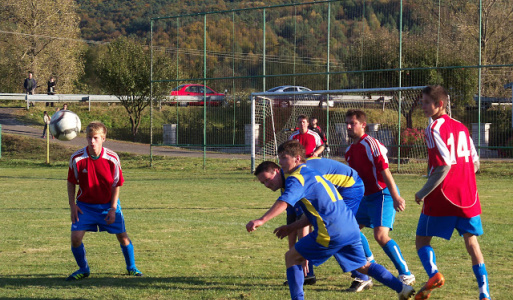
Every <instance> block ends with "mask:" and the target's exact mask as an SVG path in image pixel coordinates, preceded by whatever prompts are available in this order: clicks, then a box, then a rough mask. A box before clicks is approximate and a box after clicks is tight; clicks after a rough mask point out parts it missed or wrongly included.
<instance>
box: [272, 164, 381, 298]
mask: <svg viewBox="0 0 513 300" xmlns="http://www.w3.org/2000/svg"><path fill="white" fill-rule="evenodd" d="M271 163H272V162H271ZM274 165H275V166H276V167H277V168H278V165H276V164H274ZM306 165H307V166H308V167H311V168H313V169H315V170H316V171H318V172H319V173H321V174H322V175H323V176H324V177H325V178H326V179H328V180H329V181H330V182H331V183H332V184H333V185H334V186H335V188H336V189H337V190H338V192H339V193H340V195H341V196H342V199H343V200H344V203H345V204H346V206H347V207H348V208H349V209H350V210H351V211H352V212H353V215H355V216H356V212H357V211H358V207H359V206H360V202H361V200H362V198H363V194H364V192H365V186H364V184H363V181H362V179H361V178H360V176H358V172H356V171H355V170H354V169H352V168H351V167H349V166H347V165H345V164H343V163H341V162H339V161H336V160H332V159H327V158H319V157H312V158H308V159H307V160H306ZM271 167H272V165H271ZM278 169H279V168H278ZM281 173H282V174H283V172H281ZM283 181H284V179H283ZM298 210H299V209H298ZM300 216H301V212H299V215H298V212H297V211H296V210H295V209H294V208H293V207H289V208H287V224H291V223H292V222H293V221H295V220H296V218H299V217H300ZM360 237H361V239H362V245H363V249H364V251H365V257H366V258H367V260H368V261H370V262H374V257H373V255H372V252H371V250H370V248H369V242H368V241H367V238H366V237H365V236H364V235H363V233H361V232H360ZM294 243H295V236H294V234H292V235H290V236H289V248H292V247H293V246H294ZM308 271H309V273H308V275H309V276H306V277H305V284H307V282H308V280H311V278H312V276H313V279H314V280H315V275H313V267H312V266H311V265H309V266H308ZM351 274H352V277H353V278H354V281H353V282H352V283H351V286H350V287H349V289H348V291H350V292H361V291H363V290H364V289H369V288H371V287H372V280H371V279H370V278H369V277H368V276H367V275H365V274H361V273H359V272H357V271H352V272H351Z"/></svg>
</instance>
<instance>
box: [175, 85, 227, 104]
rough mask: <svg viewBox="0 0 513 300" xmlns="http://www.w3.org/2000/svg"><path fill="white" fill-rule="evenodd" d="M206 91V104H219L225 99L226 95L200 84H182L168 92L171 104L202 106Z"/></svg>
mask: <svg viewBox="0 0 513 300" xmlns="http://www.w3.org/2000/svg"><path fill="white" fill-rule="evenodd" d="M205 93H206V100H207V106H221V105H222V104H223V103H224V102H225V101H226V95H225V94H221V93H218V92H216V91H214V90H213V89H211V88H209V87H208V86H205V85H202V84H182V85H179V86H177V87H176V88H174V89H173V90H172V91H171V93H170V96H171V97H170V101H171V104H176V103H177V102H178V104H179V105H185V106H187V105H191V106H203V105H204V104H205V103H204V100H205V99H204V96H205Z"/></svg>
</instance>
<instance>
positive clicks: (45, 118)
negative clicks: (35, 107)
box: [41, 110, 53, 139]
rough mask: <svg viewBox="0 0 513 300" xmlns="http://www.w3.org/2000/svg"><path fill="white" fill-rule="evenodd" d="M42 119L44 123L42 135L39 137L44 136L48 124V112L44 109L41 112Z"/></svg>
mask: <svg viewBox="0 0 513 300" xmlns="http://www.w3.org/2000/svg"><path fill="white" fill-rule="evenodd" d="M43 121H44V123H45V128H44V129H43V135H42V136H41V137H42V138H45V137H46V130H47V129H48V125H50V116H49V115H48V112H47V111H46V110H45V111H44V113H43ZM52 139H53V135H52Z"/></svg>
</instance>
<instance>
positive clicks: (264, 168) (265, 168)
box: [253, 160, 281, 176]
mask: <svg viewBox="0 0 513 300" xmlns="http://www.w3.org/2000/svg"><path fill="white" fill-rule="evenodd" d="M275 169H278V170H279V169H281V168H280V166H278V164H277V163H275V162H273V161H268V160H266V161H264V162H262V163H260V164H259V165H258V167H256V169H255V173H253V174H255V176H258V174H260V173H263V172H271V171H272V170H275Z"/></svg>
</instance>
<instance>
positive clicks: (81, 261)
mask: <svg viewBox="0 0 513 300" xmlns="http://www.w3.org/2000/svg"><path fill="white" fill-rule="evenodd" d="M71 252H72V253H73V256H74V257H75V260H76V262H77V265H78V267H79V268H80V271H83V272H87V273H89V265H88V264H87V259H86V251H85V247H84V244H83V243H82V244H81V245H80V246H78V247H76V248H74V247H71Z"/></svg>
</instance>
